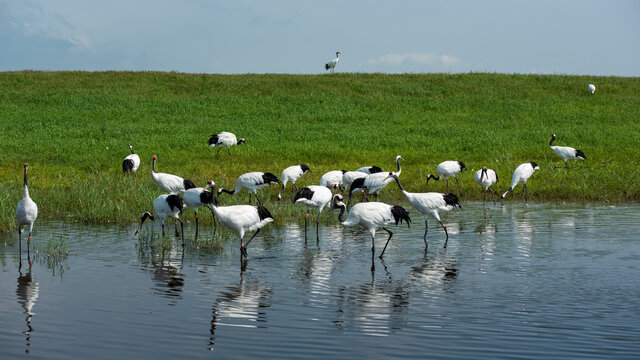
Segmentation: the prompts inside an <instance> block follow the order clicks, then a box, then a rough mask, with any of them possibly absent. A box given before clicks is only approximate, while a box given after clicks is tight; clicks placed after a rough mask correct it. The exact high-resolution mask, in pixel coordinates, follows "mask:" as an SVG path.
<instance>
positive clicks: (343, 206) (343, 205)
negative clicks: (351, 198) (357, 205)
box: [338, 204, 347, 223]
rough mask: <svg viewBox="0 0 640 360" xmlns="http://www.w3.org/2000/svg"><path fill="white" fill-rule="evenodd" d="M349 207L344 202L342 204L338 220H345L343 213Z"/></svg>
mask: <svg viewBox="0 0 640 360" xmlns="http://www.w3.org/2000/svg"><path fill="white" fill-rule="evenodd" d="M346 208H347V205H345V204H342V205H340V214H338V221H340V222H341V223H343V222H344V220H342V215H344V211H345V209H346Z"/></svg>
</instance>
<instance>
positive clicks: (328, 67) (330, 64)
mask: <svg viewBox="0 0 640 360" xmlns="http://www.w3.org/2000/svg"><path fill="white" fill-rule="evenodd" d="M338 61H340V51H338V52H336V58H335V59H333V60H331V61H329V62H328V63H326V64H324V69H325V70H331V72H332V73H333V72H334V70H335V68H336V65H337V64H338Z"/></svg>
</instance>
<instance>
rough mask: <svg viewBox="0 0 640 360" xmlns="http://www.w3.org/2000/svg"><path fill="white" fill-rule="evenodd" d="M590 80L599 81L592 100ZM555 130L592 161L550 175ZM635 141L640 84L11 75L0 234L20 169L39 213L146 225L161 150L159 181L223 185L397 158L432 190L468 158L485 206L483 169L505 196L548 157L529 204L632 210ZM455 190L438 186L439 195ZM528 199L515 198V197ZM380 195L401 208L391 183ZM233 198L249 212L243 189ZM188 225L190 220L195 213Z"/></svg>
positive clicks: (436, 77)
mask: <svg viewBox="0 0 640 360" xmlns="http://www.w3.org/2000/svg"><path fill="white" fill-rule="evenodd" d="M589 82H593V83H595V84H596V86H597V87H598V90H597V91H596V94H595V95H593V96H589V94H588V93H587V91H586V87H587V83H589ZM221 130H226V131H231V132H234V133H236V134H237V135H238V136H239V137H244V138H246V139H247V143H248V145H247V146H244V145H243V146H240V147H234V148H232V153H233V154H234V157H233V158H230V157H228V156H227V155H226V153H224V152H221V153H220V156H219V157H218V158H215V157H214V154H215V153H214V151H213V149H210V148H208V147H207V140H208V139H209V135H210V134H212V133H215V132H218V131H221ZM551 133H556V134H557V135H558V139H557V140H556V145H567V146H573V147H576V148H579V149H581V150H583V151H584V152H585V154H586V156H587V160H586V161H583V162H576V161H574V162H570V166H571V169H568V170H566V169H560V168H554V167H559V166H562V165H563V164H562V161H561V160H560V159H559V158H557V157H556V156H555V155H554V154H553V153H552V151H551V150H550V149H549V147H548V146H547V144H548V140H547V139H548V137H549V136H550V135H551ZM129 144H131V145H133V146H134V150H135V151H136V153H138V154H139V155H140V157H141V159H142V164H141V166H140V169H139V170H138V173H137V174H138V175H137V177H136V178H135V179H132V178H131V177H125V176H123V175H122V170H121V164H122V160H123V158H124V157H125V156H126V155H128V154H129V150H128V145H129ZM638 144H640V80H639V79H638V78H616V77H593V76H542V75H502V74H460V75H449V74H424V75H382V74H334V75H321V76H302V75H237V76H236V75H234V76H225V75H200V74H177V73H155V72H140V73H136V72H101V73H86V72H10V73H0V181H2V184H3V186H2V187H1V188H0V231H8V230H12V229H14V228H15V225H16V224H15V206H16V204H17V203H18V201H19V200H20V198H21V196H22V164H23V163H24V162H29V163H30V165H31V168H30V193H31V196H32V198H33V199H34V200H35V201H36V202H37V203H38V206H39V210H40V215H39V216H40V218H41V219H42V218H49V219H52V218H53V219H71V220H76V221H86V222H106V221H112V222H137V221H138V219H139V216H140V214H141V212H142V211H143V210H152V203H153V200H154V199H155V197H156V196H157V195H159V194H160V193H161V191H160V190H159V189H158V187H157V186H156V185H155V184H154V183H153V182H152V180H151V178H150V175H149V171H150V168H151V157H152V155H154V154H155V155H157V156H158V171H160V172H167V173H172V174H177V175H181V176H183V177H185V178H189V179H192V180H194V181H195V182H196V184H198V185H199V186H203V185H204V184H205V183H206V180H208V179H213V180H215V182H216V183H217V184H218V185H221V186H224V187H233V184H234V181H235V178H236V177H237V176H238V175H240V174H242V173H245V172H248V171H269V172H273V173H275V174H276V175H277V176H280V172H281V171H282V169H284V168H285V167H287V166H290V165H293V164H297V163H306V164H307V165H309V167H310V168H311V169H312V171H311V172H310V173H308V174H306V175H305V176H304V177H303V178H302V179H301V180H300V181H299V183H298V185H299V186H304V185H307V184H316V183H317V181H318V179H319V178H320V176H321V175H322V174H323V173H324V172H326V171H329V170H335V169H347V170H351V169H355V168H358V167H360V166H363V165H378V166H381V167H382V168H383V169H386V170H391V169H393V168H394V163H393V160H394V158H395V156H396V155H397V154H401V155H402V156H403V157H404V158H405V159H406V161H405V162H403V163H402V165H403V171H402V175H401V179H402V181H403V185H404V186H405V188H407V189H408V190H409V191H415V192H423V191H427V189H426V188H425V179H426V176H427V174H429V173H435V166H436V165H437V164H438V163H439V162H441V161H443V160H460V161H463V162H464V163H465V164H466V165H467V168H468V169H469V170H470V171H466V172H463V173H462V175H460V176H459V178H460V182H461V186H462V188H463V192H464V193H465V197H464V199H463V200H465V201H469V200H479V199H481V197H482V191H481V190H480V187H479V186H478V185H477V184H476V183H475V182H474V181H473V172H472V171H475V170H477V169H479V168H480V167H481V166H482V165H488V166H489V167H490V168H493V169H495V170H496V172H497V173H498V176H499V178H500V182H499V183H498V184H497V186H494V189H495V190H496V192H503V191H505V190H506V188H507V187H508V186H509V182H510V179H511V174H512V172H513V170H514V169H515V167H516V166H517V165H519V164H520V163H522V162H527V161H536V162H537V163H538V164H539V165H540V168H541V170H540V171H538V172H536V173H535V174H534V176H533V177H532V178H531V180H530V181H529V185H530V199H531V200H532V201H536V200H538V201H564V200H567V201H599V202H621V201H629V200H638V199H640V180H639V179H640V176H639V175H640V173H639V166H638V165H639V162H640V161H639V159H640V147H639V145H638ZM472 169H474V170H472ZM520 186H521V185H520ZM444 189H445V184H444V181H440V182H434V183H433V185H431V183H430V184H429V189H428V190H429V191H441V192H442V191H444ZM520 191H521V189H520V188H518V189H517V190H516V192H515V194H513V195H510V198H509V199H508V201H516V198H517V199H518V201H519V196H520ZM277 192H278V187H276V186H273V187H272V188H271V189H268V190H267V191H263V192H262V193H261V199H263V201H264V203H265V205H266V206H267V207H268V208H269V209H270V210H271V211H272V213H273V214H274V215H275V217H276V218H277V220H276V221H277V223H280V224H283V223H285V222H286V221H295V220H292V219H290V217H291V216H293V215H295V214H298V215H300V214H303V213H304V211H305V209H304V208H303V207H302V206H297V207H293V206H291V205H290V203H288V202H283V204H280V205H279V204H277V202H276V200H275V195H276V194H277ZM289 196H290V190H288V191H287V195H286V196H285V200H288V199H290V197H289ZM381 200H382V201H386V202H399V203H403V202H404V199H403V198H402V194H401V193H400V192H399V191H398V189H397V187H396V186H395V185H394V184H392V185H391V186H389V188H388V189H385V190H384V191H383V192H382V196H381ZM222 201H223V204H233V203H246V201H247V194H246V193H243V194H241V195H238V196H235V197H231V196H225V197H224V198H222ZM285 204H286V205H285ZM201 211H202V213H203V214H204V216H202V218H203V219H207V220H205V222H209V220H208V219H209V212H208V211H207V210H206V209H201ZM184 218H185V219H187V220H189V221H190V220H192V219H193V215H192V212H191V210H189V211H187V212H186V213H185V214H184ZM325 218H326V217H325ZM298 219H299V220H298V221H301V220H302V217H301V216H300V217H299V218H298Z"/></svg>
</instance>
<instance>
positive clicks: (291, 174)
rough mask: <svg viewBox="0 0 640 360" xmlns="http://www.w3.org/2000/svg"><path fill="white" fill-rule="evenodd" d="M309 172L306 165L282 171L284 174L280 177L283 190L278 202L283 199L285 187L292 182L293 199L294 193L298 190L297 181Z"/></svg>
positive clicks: (290, 167) (279, 194)
mask: <svg viewBox="0 0 640 360" xmlns="http://www.w3.org/2000/svg"><path fill="white" fill-rule="evenodd" d="M307 171H309V167H308V166H307V165H305V164H300V165H293V166H289V167H288V168H286V169H284V170H282V174H281V175H280V180H281V181H282V188H281V189H280V192H279V193H278V200H280V199H282V192H283V191H284V188H285V186H287V183H288V182H291V184H292V186H291V197H292V198H293V192H294V190H296V189H297V187H296V181H298V179H300V177H302V175H304V174H305V173H306V172H307Z"/></svg>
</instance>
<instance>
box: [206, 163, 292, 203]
mask: <svg viewBox="0 0 640 360" xmlns="http://www.w3.org/2000/svg"><path fill="white" fill-rule="evenodd" d="M279 183H280V180H278V177H277V176H275V175H273V174H272V173H270V172H266V173H264V172H259V171H255V172H250V173H246V174H242V175H240V176H238V180H236V188H235V190H233V191H231V190H227V189H224V188H221V189H219V190H218V195H220V194H221V193H227V194H231V195H234V194H237V193H239V192H240V191H242V190H247V191H248V192H249V204H251V193H253V194H254V195H255V196H256V199H258V204H260V205H262V202H261V201H260V198H259V197H258V193H257V191H258V190H260V189H262V188H264V187H267V186H269V185H271V184H279Z"/></svg>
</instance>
